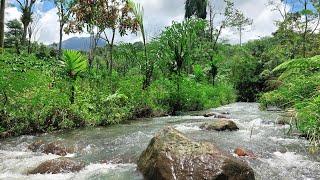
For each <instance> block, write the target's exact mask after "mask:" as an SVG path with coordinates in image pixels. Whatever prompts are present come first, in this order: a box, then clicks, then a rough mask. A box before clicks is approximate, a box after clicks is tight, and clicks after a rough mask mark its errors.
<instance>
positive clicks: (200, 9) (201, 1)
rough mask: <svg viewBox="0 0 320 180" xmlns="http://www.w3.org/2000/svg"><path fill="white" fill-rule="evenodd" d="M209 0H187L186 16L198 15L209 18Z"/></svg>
mask: <svg viewBox="0 0 320 180" xmlns="http://www.w3.org/2000/svg"><path fill="white" fill-rule="evenodd" d="M207 6H208V0H187V1H186V3H185V18H190V17H192V16H196V17H198V18H201V19H206V18H207Z"/></svg>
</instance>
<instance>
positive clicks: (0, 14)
mask: <svg viewBox="0 0 320 180" xmlns="http://www.w3.org/2000/svg"><path fill="white" fill-rule="evenodd" d="M5 6H6V0H1V7H0V46H1V48H2V49H3V48H4V16H5V8H6V7H5Z"/></svg>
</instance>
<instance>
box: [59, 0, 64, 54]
mask: <svg viewBox="0 0 320 180" xmlns="http://www.w3.org/2000/svg"><path fill="white" fill-rule="evenodd" d="M59 16H60V29H59V49H58V56H59V59H61V56H62V38H63V27H64V23H65V21H64V16H65V14H64V10H63V4H62V2H61V3H60V15H59Z"/></svg>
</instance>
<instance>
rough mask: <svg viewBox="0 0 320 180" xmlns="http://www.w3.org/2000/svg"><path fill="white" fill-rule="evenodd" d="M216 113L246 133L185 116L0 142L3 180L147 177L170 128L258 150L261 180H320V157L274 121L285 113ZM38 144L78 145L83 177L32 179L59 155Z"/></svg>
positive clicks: (241, 109)
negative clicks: (140, 164)
mask: <svg viewBox="0 0 320 180" xmlns="http://www.w3.org/2000/svg"><path fill="white" fill-rule="evenodd" d="M212 111H216V112H229V113H230V116H231V117H232V119H234V121H235V122H236V124H237V125H238V127H239V128H240V130H239V131H234V132H209V131H202V130H201V129H200V128H199V126H200V125H201V124H202V123H203V122H208V121H212V118H205V117H202V116H191V115H185V116H178V117H163V118H153V119H146V120H141V121H134V122H131V123H130V124H122V125H116V126H111V127H106V128H85V129H78V130H72V131H67V132H55V133H48V134H43V135H41V136H20V137H15V138H9V139H5V140H0V179H14V180H15V179H16V180H27V179H35V180H45V179H50V180H51V179H58V180H59V179H61V180H65V179H70V180H71V179H72V180H73V179H76V180H78V179H79V180H81V179H90V180H91V179H93V180H95V179H111V180H113V179H114V180H130V179H132V180H135V179H137V180H138V179H143V177H142V175H141V174H140V173H139V172H138V171H137V170H136V169H137V167H136V164H135V162H136V160H137V158H138V157H139V155H140V154H141V152H142V151H143V150H144V149H145V148H146V147H147V145H148V143H149V141H150V139H151V138H152V137H153V135H154V134H155V133H156V132H157V131H159V130H160V129H161V128H163V127H165V126H173V127H174V128H176V129H178V130H179V131H181V132H183V133H185V134H186V135H187V136H188V137H190V138H192V139H194V140H196V141H209V142H213V143H215V144H217V145H218V146H219V147H220V148H221V149H223V150H225V151H227V152H229V153H231V154H232V153H233V151H234V149H235V148H237V147H243V148H246V149H249V150H251V151H253V152H254V154H255V155H256V156H257V158H249V157H248V158H247V157H245V158H242V159H243V160H245V161H247V162H248V163H249V165H250V166H251V167H252V168H253V169H254V171H255V176H256V179H262V180H273V179H274V180H278V179H284V180H295V179H296V180H308V179H310V180H311V179H320V158H319V154H316V155H311V154H309V153H308V141H307V140H305V139H302V138H299V137H295V136H288V135H286V133H285V132H286V131H287V130H288V129H289V126H280V125H276V124H275V123H274V122H275V121H276V120H277V118H279V116H280V113H279V112H267V111H260V110H259V108H258V104H256V103H235V104H230V105H227V106H223V107H220V108H217V109H212ZM36 140H44V141H47V142H50V141H57V140H61V141H63V142H66V143H68V144H70V145H73V146H76V147H77V149H79V150H78V151H77V152H76V153H75V154H68V156H69V157H73V158H75V159H78V160H81V161H83V162H84V163H85V164H86V166H85V168H84V169H83V170H81V171H80V172H78V173H67V174H55V175H53V174H46V175H40V174H36V175H27V174H26V173H27V172H28V171H29V170H31V169H33V168H35V167H36V166H37V165H39V164H41V163H42V162H44V161H46V160H49V159H54V158H57V157H59V156H57V155H46V154H42V153H34V152H31V151H29V150H28V148H27V147H28V145H29V144H30V143H32V142H34V141H36ZM101 162H107V163H101Z"/></svg>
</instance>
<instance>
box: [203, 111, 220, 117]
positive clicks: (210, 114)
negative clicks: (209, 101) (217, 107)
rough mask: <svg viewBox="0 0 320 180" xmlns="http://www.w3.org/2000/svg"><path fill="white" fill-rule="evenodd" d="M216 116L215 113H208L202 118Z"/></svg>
mask: <svg viewBox="0 0 320 180" xmlns="http://www.w3.org/2000/svg"><path fill="white" fill-rule="evenodd" d="M216 115H217V113H214V112H208V113H206V114H204V115H203V116H204V117H212V116H216Z"/></svg>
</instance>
